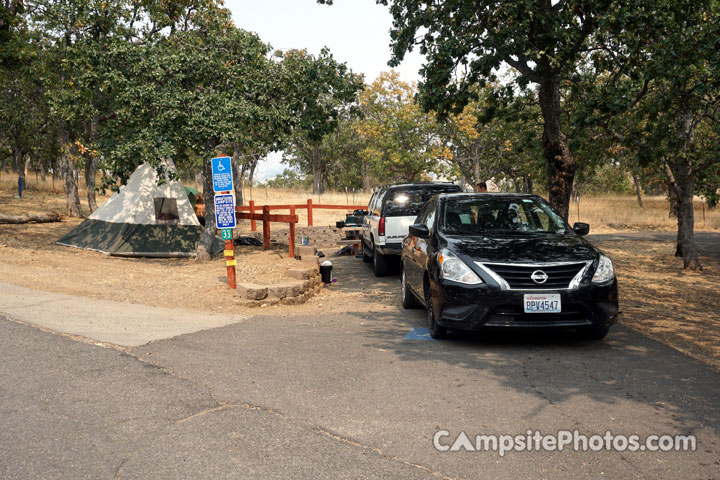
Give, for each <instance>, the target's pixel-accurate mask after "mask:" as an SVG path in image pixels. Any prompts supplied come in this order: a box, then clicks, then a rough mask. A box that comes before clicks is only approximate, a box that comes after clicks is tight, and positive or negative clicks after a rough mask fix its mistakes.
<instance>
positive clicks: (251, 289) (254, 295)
mask: <svg viewBox="0 0 720 480" xmlns="http://www.w3.org/2000/svg"><path fill="white" fill-rule="evenodd" d="M235 294H236V295H239V296H240V298H242V299H243V300H262V299H263V298H265V297H267V296H268V288H267V287H265V286H263V285H258V284H255V283H238V284H237V288H236V289H235Z"/></svg>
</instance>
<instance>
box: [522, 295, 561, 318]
mask: <svg viewBox="0 0 720 480" xmlns="http://www.w3.org/2000/svg"><path fill="white" fill-rule="evenodd" d="M523 302H524V304H525V313H560V311H561V310H560V294H558V293H551V294H547V295H536V294H532V295H531V294H525V295H523Z"/></svg>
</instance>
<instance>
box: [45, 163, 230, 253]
mask: <svg viewBox="0 0 720 480" xmlns="http://www.w3.org/2000/svg"><path fill="white" fill-rule="evenodd" d="M163 170H164V183H163V184H162V185H158V173H157V171H156V169H155V167H153V166H152V165H150V164H148V163H145V164H143V165H140V166H139V167H138V168H137V169H136V170H135V172H134V173H133V174H132V175H130V178H129V179H128V181H127V185H125V186H123V187H120V191H119V192H118V193H116V194H115V195H113V196H112V197H110V199H108V200H107V201H106V202H105V203H103V204H102V206H101V207H100V208H98V209H97V210H95V212H93V214H92V215H90V216H89V217H87V218H86V219H85V220H83V222H82V223H81V224H80V225H78V226H77V227H76V228H75V229H74V230H72V231H71V232H70V233H68V234H67V235H65V236H64V237H62V238H61V239H60V240H58V241H57V242H56V243H57V244H58V245H65V246H68V247H75V248H83V249H86V250H95V251H98V252H102V253H105V254H107V255H120V256H134V257H138V256H142V257H189V256H192V255H194V254H195V251H196V249H197V243H198V240H199V239H200V234H201V233H202V226H201V225H200V223H199V222H198V219H197V217H196V216H195V212H194V211H193V208H192V206H191V205H190V201H189V200H188V196H187V195H186V194H185V190H184V188H183V186H182V185H181V184H180V182H178V181H175V180H171V179H170V176H169V175H168V173H169V172H172V171H174V170H175V166H174V165H173V164H172V162H165V163H164V168H163ZM222 249H223V247H222V243H221V242H220V241H219V239H217V238H216V239H214V241H213V245H212V249H211V250H212V253H213V254H215V253H218V252H220V251H221V250H222Z"/></svg>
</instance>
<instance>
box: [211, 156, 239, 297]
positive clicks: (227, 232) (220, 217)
mask: <svg viewBox="0 0 720 480" xmlns="http://www.w3.org/2000/svg"><path fill="white" fill-rule="evenodd" d="M212 176H213V191H214V192H215V226H216V227H217V228H219V229H220V231H221V232H222V238H223V240H225V266H226V267H227V279H228V286H229V287H230V288H233V289H234V288H236V282H235V263H236V262H235V245H234V244H233V238H232V229H233V228H235V193H234V191H233V189H234V187H233V175H232V166H231V165H230V157H216V158H213V159H212Z"/></svg>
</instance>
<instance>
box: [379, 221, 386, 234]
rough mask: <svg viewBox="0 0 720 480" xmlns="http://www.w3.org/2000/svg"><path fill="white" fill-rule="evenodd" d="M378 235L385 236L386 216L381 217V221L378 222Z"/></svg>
mask: <svg viewBox="0 0 720 480" xmlns="http://www.w3.org/2000/svg"><path fill="white" fill-rule="evenodd" d="M378 235H379V236H383V237H384V236H385V217H380V223H378Z"/></svg>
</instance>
